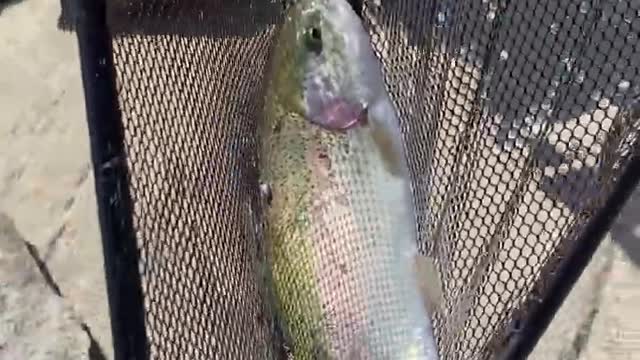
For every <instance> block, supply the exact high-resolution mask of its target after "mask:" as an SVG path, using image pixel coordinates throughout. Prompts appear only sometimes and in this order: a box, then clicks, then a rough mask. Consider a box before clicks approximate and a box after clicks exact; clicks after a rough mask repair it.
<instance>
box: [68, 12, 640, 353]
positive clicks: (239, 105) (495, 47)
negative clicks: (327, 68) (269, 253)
mask: <svg viewBox="0 0 640 360" xmlns="http://www.w3.org/2000/svg"><path fill="white" fill-rule="evenodd" d="M103 6H104V4H102V3H101V2H95V4H93V5H86V6H85V7H86V9H84V10H83V11H84V12H83V11H79V12H78V14H79V15H77V16H78V24H79V27H78V29H77V30H78V32H79V39H80V44H81V55H82V58H83V69H84V77H85V91H86V94H87V106H88V110H89V123H90V127H91V129H92V140H93V146H92V151H93V154H94V165H95V168H96V174H97V176H96V179H97V183H96V184H97V190H98V195H99V203H100V211H101V224H102V231H103V240H104V242H105V256H106V269H107V277H108V281H109V290H110V300H111V309H112V320H113V323H114V343H115V347H116V353H117V354H120V355H121V356H123V358H124V357H125V356H130V355H132V354H137V355H138V356H139V357H140V358H143V357H149V358H153V359H214V358H215V359H221V358H224V359H264V358H265V354H266V353H267V352H268V351H273V350H277V349H278V348H279V347H280V346H281V344H279V343H278V337H276V336H275V334H273V333H272V331H271V328H270V327H269V326H268V318H269V316H268V314H269V309H268V308H266V305H265V303H264V301H263V299H264V290H265V289H263V287H262V286H261V284H260V282H259V281H258V280H259V279H258V275H257V266H258V265H257V264H258V261H259V259H261V257H262V256H263V253H264V248H263V243H262V241H261V240H262V239H261V232H260V229H261V218H260V212H259V211H258V196H259V194H258V188H259V184H258V179H257V174H258V169H257V168H256V158H257V156H258V154H257V152H256V147H257V135H256V129H257V128H256V123H257V121H259V119H260V118H261V109H262V101H263V100H262V96H263V91H264V90H263V89H264V82H263V79H264V70H265V65H266V64H267V61H268V58H269V54H270V49H271V45H272V40H273V36H272V35H273V34H274V31H275V29H276V28H277V26H278V25H279V24H280V23H281V21H282V19H283V17H282V11H283V8H284V6H283V4H282V2H280V1H277V2H267V1H195V0H192V1H188V0H185V1H177V0H163V1H160V0H156V1H112V2H109V3H108V4H107V7H106V13H104V12H103V11H104V8H103ZM356 7H357V8H358V10H359V11H360V12H361V15H362V18H363V21H364V23H365V24H366V26H367V28H368V29H369V30H370V32H371V35H372V42H373V47H374V49H375V52H376V54H377V55H378V56H379V57H380V59H381V60H382V62H383V64H384V74H385V78H386V81H387V86H388V90H389V92H390V94H391V96H392V98H393V100H394V102H395V106H396V110H397V112H398V114H399V115H400V118H401V121H402V127H403V132H404V137H405V143H406V148H407V152H408V154H409V163H410V168H411V173H412V183H413V191H414V195H415V203H416V207H417V213H418V219H417V221H418V230H419V241H420V243H419V245H420V248H421V250H422V251H424V252H425V253H427V254H430V255H433V256H434V257H435V258H436V259H437V267H438V269H439V271H440V273H441V276H442V278H443V294H444V301H443V303H442V304H441V306H440V308H439V309H438V311H437V312H436V314H435V332H436V335H437V342H438V347H439V349H440V353H441V356H442V359H489V358H493V357H495V356H498V355H500V354H510V355H508V356H512V357H518V356H522V355H523V354H526V353H527V352H528V351H530V346H531V345H533V344H534V343H535V339H537V337H538V336H539V335H540V334H539V333H540V332H541V331H542V330H543V329H544V326H545V325H546V323H545V322H548V319H550V317H551V316H552V313H553V311H555V310H556V308H557V306H556V305H557V304H558V303H559V302H560V301H561V299H562V296H563V294H561V293H556V292H555V291H556V290H555V289H562V288H563V286H564V287H565V288H566V287H570V286H571V282H572V281H573V280H575V277H576V276H577V275H576V274H579V272H580V270H581V269H580V266H577V267H578V268H577V269H573V270H571V269H570V271H573V272H572V273H570V272H568V271H569V270H567V268H569V266H568V264H582V265H581V266H584V263H585V262H586V261H587V260H588V255H589V253H590V251H591V250H592V248H593V247H594V246H591V245H593V244H596V245H597V243H598V241H599V238H600V237H601V236H602V234H603V231H605V230H606V227H607V224H608V221H607V219H609V218H611V217H612V216H614V215H615V213H616V211H617V210H616V209H617V207H618V205H616V203H620V202H621V199H623V197H624V193H625V188H629V187H631V184H633V183H634V181H635V180H634V179H636V178H637V176H636V175H634V174H631V173H632V170H633V169H632V167H633V166H634V164H636V163H635V162H634V161H636V160H635V156H636V155H637V153H638V150H639V145H638V143H637V141H638V140H637V135H638V131H639V130H640V129H639V124H638V117H639V115H640V109H639V107H638V98H639V97H640V72H639V67H640V62H639V61H638V60H637V59H639V58H640V41H638V36H639V35H640V1H635V0H621V1H605V0H600V1H581V0H572V1H570V0H542V1H541V0H523V1H506V0H483V1H473V0H468V1H437V0H431V1H426V0H402V1H375V0H372V1H365V2H364V4H358V5H357V6H356ZM104 19H106V22H103V21H104ZM83 26H84V30H83ZM91 26H93V27H91ZM101 29H102V30H101ZM105 29H106V30H108V31H109V33H108V34H107V33H104V32H101V31H103V30H105ZM101 34H102V35H101ZM101 36H103V37H101ZM104 36H108V38H106V39H107V41H103V42H102V43H101V42H100V41H101V40H104V39H105V38H104ZM101 47H104V48H101ZM105 49H106V50H105ZM112 61H113V62H112ZM94 72H95V78H94ZM112 75H113V78H111V77H110V76H112ZM96 79H97V80H96ZM112 80H113V81H112ZM112 85H113V87H112V88H110V86H112ZM101 86H102V87H101ZM105 89H106V90H105ZM109 89H111V90H113V93H110V92H109ZM111 95H114V96H113V98H112V99H111V100H109V99H110V98H109V97H110V96H111ZM635 166H637V165H635ZM629 174H631V175H629ZM629 179H632V181H630V180H629ZM620 194H622V195H620ZM585 249H586V250H585ZM590 249H591V250H590ZM581 251H586V252H587V253H588V254H586V255H585V254H582V253H581ZM581 256H583V257H585V256H586V259H587V260H584V259H583V260H582V261H579V260H575V259H578V258H579V257H581ZM572 274H573V275H572ZM567 283H568V285H566V284H567ZM563 284H564V285H563ZM558 298H559V299H560V300H557V299H558ZM554 299H555V300H554ZM554 304H555V305H554ZM547 305H549V306H548V307H545V306H547ZM551 305H553V306H551ZM545 312H546V313H545ZM549 313H551V315H549ZM545 314H546V315H545ZM538 318H542V319H547V320H544V321H538V322H536V319H538ZM522 334H525V335H527V336H530V337H531V338H532V339H533V340H530V339H527V338H526V336H523V335H522ZM522 344H529V345H522ZM518 346H520V347H523V346H524V350H523V349H519V350H514V348H516V349H517V348H518ZM505 351H506V353H505Z"/></svg>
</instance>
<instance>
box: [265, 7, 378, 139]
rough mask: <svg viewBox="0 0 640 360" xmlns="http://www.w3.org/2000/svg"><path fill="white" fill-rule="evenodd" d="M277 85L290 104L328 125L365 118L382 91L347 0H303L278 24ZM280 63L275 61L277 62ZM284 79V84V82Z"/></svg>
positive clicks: (373, 59)
mask: <svg viewBox="0 0 640 360" xmlns="http://www.w3.org/2000/svg"><path fill="white" fill-rule="evenodd" d="M282 34H283V35H282V36H281V38H280V39H279V41H280V44H279V46H282V47H285V48H287V49H288V50H287V51H284V52H282V54H286V55H283V58H281V59H280V62H279V64H289V66H284V67H280V68H279V69H276V71H279V72H280V78H281V79H282V80H285V81H286V83H285V82H282V83H281V85H279V86H277V91H281V92H282V94H280V98H281V99H283V100H285V101H286V102H287V103H288V105H289V106H288V108H289V109H293V111H295V112H297V113H299V115H301V116H303V117H304V118H306V119H307V120H309V121H310V122H312V123H314V124H316V125H318V126H321V127H323V128H326V129H329V130H346V129H349V128H352V127H354V126H356V125H358V124H359V123H360V122H361V121H362V120H365V119H366V114H367V107H368V105H369V104H371V103H373V102H375V101H376V98H377V97H378V96H380V94H383V93H384V86H383V81H382V74H381V71H380V64H379V60H378V59H377V58H376V57H375V55H374V54H373V50H372V48H371V43H370V37H369V34H368V32H367V31H366V30H365V28H364V26H363V25H362V21H361V19H360V18H359V17H358V16H357V15H356V13H355V12H354V11H353V9H352V8H351V6H350V5H349V4H348V2H347V1H344V0H301V1H298V2H297V3H296V4H294V5H292V7H291V8H290V10H289V11H288V13H287V19H286V21H285V24H284V25H283V28H282ZM276 66H278V65H276ZM283 85H284V86H283Z"/></svg>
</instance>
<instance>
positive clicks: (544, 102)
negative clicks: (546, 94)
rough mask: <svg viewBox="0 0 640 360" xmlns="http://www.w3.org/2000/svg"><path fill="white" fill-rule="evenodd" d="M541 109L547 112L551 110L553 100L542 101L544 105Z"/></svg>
mask: <svg viewBox="0 0 640 360" xmlns="http://www.w3.org/2000/svg"><path fill="white" fill-rule="evenodd" d="M540 108H541V109H542V110H545V111H547V110H549V109H551V100H550V99H544V100H543V101H542V105H540Z"/></svg>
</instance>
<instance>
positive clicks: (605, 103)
mask: <svg viewBox="0 0 640 360" xmlns="http://www.w3.org/2000/svg"><path fill="white" fill-rule="evenodd" d="M609 105H611V101H610V100H609V99H607V98H602V99H600V101H598V107H600V108H601V109H602V108H607V107H609Z"/></svg>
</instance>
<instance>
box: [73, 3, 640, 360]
mask: <svg viewBox="0 0 640 360" xmlns="http://www.w3.org/2000/svg"><path fill="white" fill-rule="evenodd" d="M78 4H79V6H80V7H79V8H78V9H77V10H78V11H77V12H76V13H75V14H74V15H75V16H74V20H73V21H74V22H75V28H76V32H77V35H78V41H79V45H80V56H81V60H82V73H83V85H84V89H85V101H86V109H87V119H88V124H89V133H90V134H89V135H90V138H91V151H92V162H93V165H94V173H95V184H96V193H97V198H98V204H99V207H98V208H99V218H100V226H101V232H102V240H103V247H104V254H105V272H106V278H107V287H108V292H109V302H110V311H111V320H112V327H113V335H114V336H113V339H114V348H115V354H116V359H147V358H152V356H151V347H152V342H153V340H152V341H150V340H149V339H150V337H149V336H150V334H149V333H148V326H149V324H148V319H147V318H146V317H145V312H146V309H147V308H148V305H145V301H144V295H143V293H144V291H143V279H142V278H141V276H140V262H141V259H140V249H139V245H138V243H137V240H136V236H135V231H134V224H133V223H134V219H133V214H134V205H133V204H132V195H131V193H130V191H131V184H130V169H129V168H128V165H127V151H126V139H125V138H126V136H125V128H124V124H123V121H122V118H121V107H122V104H121V101H120V100H119V98H118V90H117V80H116V79H117V74H116V67H115V65H114V62H113V56H114V55H113V54H114V49H113V39H114V35H113V33H114V32H123V33H127V32H139V31H140V29H139V28H138V27H135V26H132V27H131V28H129V27H128V26H129V25H130V24H128V23H127V22H124V23H118V24H114V23H113V22H112V23H109V25H108V21H107V19H108V17H111V18H118V11H122V12H127V11H128V10H127V9H126V6H115V5H113V4H111V5H110V6H109V8H110V9H111V11H112V13H111V14H108V11H107V7H106V4H105V2H104V1H91V2H84V1H79V2H78ZM428 4H431V5H433V7H434V10H433V13H437V11H436V10H435V9H436V2H433V3H428ZM496 4H497V5H496V6H497V11H498V12H499V11H500V10H501V9H505V8H507V7H508V6H509V5H510V4H512V3H511V2H496ZM120 5H122V4H120ZM165 5H166V6H168V7H170V6H171V2H167V4H165ZM362 8H363V10H362V11H363V12H364V13H366V12H367V6H366V4H365V6H363V7H362ZM129 10H130V9H129ZM369 11H371V10H370V9H369ZM179 15H180V16H182V20H180V19H179V18H178V19H174V20H170V21H171V22H172V23H173V24H174V26H175V27H176V28H179V27H180V21H190V20H192V19H193V17H194V16H197V15H194V14H189V13H182V14H179ZM144 29H145V30H144V32H146V33H158V32H167V29H171V27H167V26H166V24H164V25H158V24H154V23H153V22H151V23H149V24H146V26H145V28H144ZM491 33H492V32H491V31H489V34H491ZM189 35H190V36H194V37H198V36H205V35H207V36H211V34H198V33H197V32H196V33H191V34H189ZM435 36H437V34H435V35H434V37H435ZM445 37H446V36H445ZM458 40H459V39H451V38H450V39H448V41H458ZM497 53H499V52H497V51H496V50H495V49H492V50H491V51H488V52H487V56H492V55H493V56H495V55H496V54H497ZM639 112H640V110H639V109H638V107H637V104H632V106H631V107H630V108H629V116H630V118H632V119H637V118H638V115H639V114H638V113H639ZM637 154H638V145H637V143H635V142H634V143H632V148H631V149H630V150H628V153H627V154H626V155H625V156H624V158H623V156H622V155H620V158H621V160H623V161H621V163H620V164H621V165H619V166H620V170H619V171H618V172H617V173H616V175H615V177H614V178H613V179H612V180H611V181H610V186H611V190H610V191H609V193H608V196H607V198H606V199H605V201H604V202H603V203H602V205H601V206H600V207H599V208H598V209H597V210H598V211H597V212H596V213H594V214H590V213H585V214H580V215H581V216H584V220H585V221H584V222H582V223H581V224H580V227H581V229H580V232H579V234H580V236H579V237H577V238H575V239H573V241H571V243H570V244H568V245H569V246H568V248H567V249H566V251H565V252H564V253H563V256H561V257H560V256H558V257H557V258H556V259H554V260H555V261H556V264H554V266H553V272H552V273H549V275H548V276H547V279H546V280H547V281H545V283H544V284H543V285H539V289H542V288H543V289H544V291H541V295H540V296H536V295H535V294H534V295H531V296H529V297H528V299H527V301H526V302H525V303H524V304H522V305H521V306H520V311H522V312H523V313H524V314H525V315H524V316H523V317H521V318H517V319H515V321H513V322H512V324H511V325H512V326H514V327H516V328H517V331H513V332H511V336H509V337H505V338H504V339H501V340H500V346H499V347H496V350H495V351H494V352H493V355H498V354H500V355H501V356H502V357H503V358H506V359H519V358H525V357H526V356H527V355H528V354H529V353H530V352H531V350H532V349H533V347H534V346H535V344H536V342H537V341H538V339H539V338H540V336H541V334H542V333H543V332H544V330H545V329H546V327H547V326H548V324H549V323H550V321H551V319H552V318H553V316H554V314H555V312H556V311H557V310H558V308H559V306H560V305H561V304H562V302H563V300H564V299H565V297H566V295H567V294H568V292H569V291H570V290H571V287H572V286H573V284H574V283H575V281H576V280H577V279H578V277H579V276H580V274H581V273H582V270H583V269H584V268H585V266H586V265H587V263H588V262H589V260H590V258H591V256H592V255H593V253H594V251H595V250H596V248H597V247H598V245H599V244H600V241H601V240H602V238H603V237H604V234H605V233H606V231H607V230H608V229H609V227H610V226H611V224H612V223H613V221H614V219H615V217H616V216H617V215H618V213H619V211H620V209H621V208H622V206H623V205H624V203H625V201H626V199H627V198H628V196H629V194H630V193H631V191H632V190H633V189H634V188H635V186H636V185H637V183H638V180H639V179H640V160H639V159H638V157H637ZM522 309H525V310H526V311H525V310H522ZM226 320H227V319H224V320H223V321H222V322H220V323H219V324H218V326H225V325H228V324H225V323H224V321H226ZM505 339H506V341H505ZM156 346H157V344H156ZM166 346H167V347H171V345H169V344H167V345H166ZM178 347H180V345H178ZM498 349H500V351H498ZM178 350H180V348H179V349H178ZM217 351H219V352H216V353H214V354H215V355H216V356H218V357H219V356H222V358H225V356H224V355H223V354H224V349H218V350H217ZM205 354H208V355H211V353H199V356H196V357H191V358H209V357H208V356H205ZM160 358H162V357H160Z"/></svg>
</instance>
